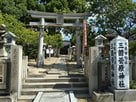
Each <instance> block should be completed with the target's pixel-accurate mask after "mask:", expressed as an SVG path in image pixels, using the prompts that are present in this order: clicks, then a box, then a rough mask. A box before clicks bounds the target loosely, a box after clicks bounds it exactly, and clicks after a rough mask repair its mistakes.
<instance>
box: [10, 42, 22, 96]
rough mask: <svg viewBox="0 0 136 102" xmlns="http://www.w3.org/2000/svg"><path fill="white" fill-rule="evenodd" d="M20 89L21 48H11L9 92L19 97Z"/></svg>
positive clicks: (14, 46)
mask: <svg viewBox="0 0 136 102" xmlns="http://www.w3.org/2000/svg"><path fill="white" fill-rule="evenodd" d="M21 89H22V46H16V45H13V46H11V91H12V92H13V93H16V92H17V96H18V97H19V96H20V92H21V91H20V90H21Z"/></svg>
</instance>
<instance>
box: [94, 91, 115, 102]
mask: <svg viewBox="0 0 136 102" xmlns="http://www.w3.org/2000/svg"><path fill="white" fill-rule="evenodd" d="M92 99H93V102H114V101H113V93H110V92H96V91H93V95H92Z"/></svg>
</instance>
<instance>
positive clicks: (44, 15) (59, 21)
mask: <svg viewBox="0 0 136 102" xmlns="http://www.w3.org/2000/svg"><path fill="white" fill-rule="evenodd" d="M28 13H29V14H30V15H31V17H32V18H38V19H40V20H41V21H40V22H30V23H29V25H30V26H38V27H40V35H39V48H38V58H37V66H38V67H40V66H42V65H43V64H44V58H43V33H44V27H48V26H56V27H57V26H60V27H75V28H76V35H77V38H76V40H77V43H76V49H77V50H76V51H77V58H76V59H77V65H81V61H80V57H81V45H80V44H81V42H80V36H79V34H78V33H79V29H80V27H83V23H80V22H79V20H83V19H85V18H86V17H88V16H90V14H86V13H66V14H63V13H59V14H57V13H49V12H39V11H32V10H30V11H28ZM45 19H56V23H52V22H45ZM64 19H69V20H76V22H75V23H64ZM77 21H78V22H77Z"/></svg>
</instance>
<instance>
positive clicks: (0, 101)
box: [0, 93, 17, 102]
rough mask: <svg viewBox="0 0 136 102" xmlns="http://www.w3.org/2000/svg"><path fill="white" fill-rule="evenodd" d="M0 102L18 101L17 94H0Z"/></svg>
mask: <svg viewBox="0 0 136 102" xmlns="http://www.w3.org/2000/svg"><path fill="white" fill-rule="evenodd" d="M0 102H17V94H16V93H15V94H11V95H10V96H0Z"/></svg>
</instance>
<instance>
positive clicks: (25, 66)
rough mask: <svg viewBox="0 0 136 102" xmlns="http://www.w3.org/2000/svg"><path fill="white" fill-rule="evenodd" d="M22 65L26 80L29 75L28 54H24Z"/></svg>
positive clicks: (23, 77)
mask: <svg viewBox="0 0 136 102" xmlns="http://www.w3.org/2000/svg"><path fill="white" fill-rule="evenodd" d="M22 65H23V66H22V73H23V74H22V81H23V82H24V81H25V79H26V77H27V67H28V56H23V60H22Z"/></svg>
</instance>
